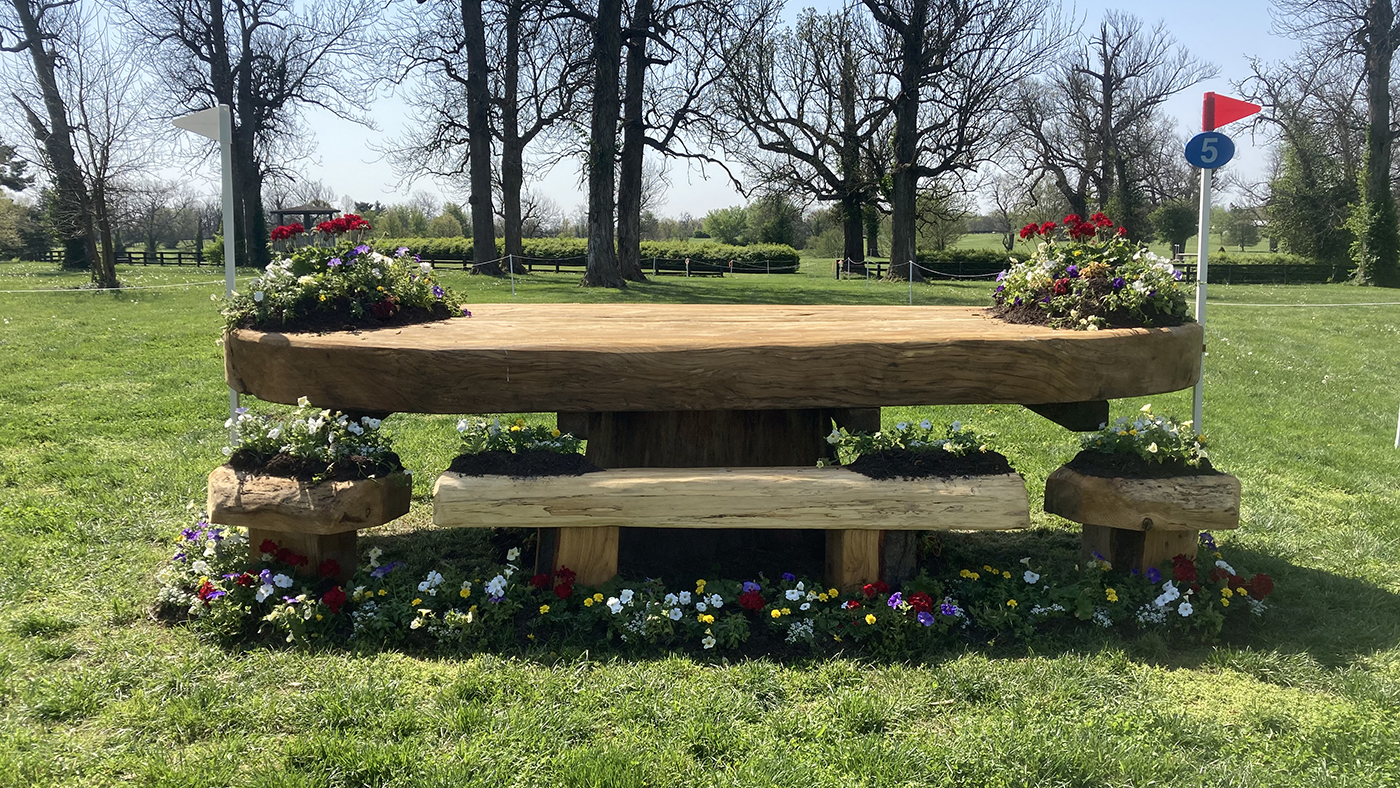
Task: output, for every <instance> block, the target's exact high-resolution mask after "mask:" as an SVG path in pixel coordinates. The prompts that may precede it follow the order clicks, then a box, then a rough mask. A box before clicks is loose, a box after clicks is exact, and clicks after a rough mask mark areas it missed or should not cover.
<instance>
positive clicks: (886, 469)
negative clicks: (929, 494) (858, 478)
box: [845, 449, 1012, 479]
mask: <svg viewBox="0 0 1400 788" xmlns="http://www.w3.org/2000/svg"><path fill="white" fill-rule="evenodd" d="M845 467H847V468H849V469H851V470H852V471H855V472H856V473H859V474H861V475H863V476H869V477H870V478H872V479H924V478H928V477H930V476H989V475H993V474H999V473H1012V469H1011V463H1010V462H1008V461H1007V459H1006V457H1005V456H1004V455H1002V454H999V453H998V452H994V451H979V452H970V453H968V454H964V455H961V456H959V455H956V454H951V453H949V452H946V451H942V450H941V449H939V450H933V451H910V450H908V449H885V450H883V451H876V452H870V453H867V454H862V455H860V457H858V458H856V461H855V462H853V463H851V464H850V465H847V466H845Z"/></svg>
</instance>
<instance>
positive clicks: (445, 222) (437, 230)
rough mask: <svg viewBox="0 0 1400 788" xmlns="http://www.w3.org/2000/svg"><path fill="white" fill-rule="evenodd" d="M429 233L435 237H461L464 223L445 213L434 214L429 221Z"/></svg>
mask: <svg viewBox="0 0 1400 788" xmlns="http://www.w3.org/2000/svg"><path fill="white" fill-rule="evenodd" d="M428 235H430V236H432V237H433V238H461V237H462V225H460V224H458V223H457V220H456V219H454V218H453V217H451V216H449V215H447V214H445V213H444V214H441V215H438V216H434V217H433V219H432V221H430V222H428Z"/></svg>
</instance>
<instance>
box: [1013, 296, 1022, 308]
mask: <svg viewBox="0 0 1400 788" xmlns="http://www.w3.org/2000/svg"><path fill="white" fill-rule="evenodd" d="M1011 303H1012V306H1020V305H1021V297H1020V296H1016V300H1015V301H1012V302H1011Z"/></svg>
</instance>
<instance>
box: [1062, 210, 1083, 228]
mask: <svg viewBox="0 0 1400 788" xmlns="http://www.w3.org/2000/svg"><path fill="white" fill-rule="evenodd" d="M1081 221H1082V219H1080V218H1079V214H1077V213H1072V214H1070V215H1069V216H1066V217H1065V224H1066V225H1068V226H1070V227H1073V226H1074V225H1076V224H1079V222H1081Z"/></svg>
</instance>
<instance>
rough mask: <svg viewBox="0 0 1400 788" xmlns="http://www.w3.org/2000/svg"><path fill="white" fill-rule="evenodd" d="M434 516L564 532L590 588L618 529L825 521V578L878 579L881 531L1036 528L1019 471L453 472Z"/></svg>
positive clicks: (608, 569) (443, 479) (842, 581)
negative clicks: (894, 474) (880, 476)
mask: <svg viewBox="0 0 1400 788" xmlns="http://www.w3.org/2000/svg"><path fill="white" fill-rule="evenodd" d="M433 522H434V523H435V524H437V525H439V526H445V527H458V528H487V527H506V528H558V529H559V542H558V546H557V548H556V550H555V558H554V567H555V568H557V567H558V566H561V565H564V566H568V567H569V568H570V569H572V570H574V571H575V572H577V573H578V581H579V582H580V583H583V584H586V585H596V584H599V583H602V582H606V581H607V580H608V579H610V578H611V577H612V576H613V575H614V574H616V572H617V539H618V528H619V527H648V528H818V529H826V530H827V532H828V534H827V575H828V578H829V579H830V580H831V582H832V584H833V585H836V586H838V587H846V588H849V587H856V586H859V585H861V584H862V583H867V582H871V581H873V580H876V579H878V576H879V574H880V570H881V561H880V542H881V532H882V531H889V532H899V531H919V530H999V529H1012V528H1025V527H1027V526H1028V525H1029V522H1030V520H1029V514H1028V512H1027V505H1026V488H1025V482H1024V481H1023V480H1022V479H1021V477H1020V476H1019V475H1017V474H1015V473H1007V474H995V475H987V476H970V477H930V478H924V479H913V480H903V479H900V480H886V481H880V480H875V479H871V478H868V477H866V476H862V475H860V474H858V473H854V472H852V471H850V470H847V469H845V468H841V467H827V468H810V467H776V468H619V469H610V470H605V471H601V472H597V473H589V474H584V475H582V476H552V477H537V478H523V479H522V478H514V477H509V476H466V475H462V474H456V473H445V474H443V475H442V476H440V477H439V478H438V481H437V484H436V486H435V487H434V489H433Z"/></svg>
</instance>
